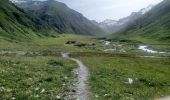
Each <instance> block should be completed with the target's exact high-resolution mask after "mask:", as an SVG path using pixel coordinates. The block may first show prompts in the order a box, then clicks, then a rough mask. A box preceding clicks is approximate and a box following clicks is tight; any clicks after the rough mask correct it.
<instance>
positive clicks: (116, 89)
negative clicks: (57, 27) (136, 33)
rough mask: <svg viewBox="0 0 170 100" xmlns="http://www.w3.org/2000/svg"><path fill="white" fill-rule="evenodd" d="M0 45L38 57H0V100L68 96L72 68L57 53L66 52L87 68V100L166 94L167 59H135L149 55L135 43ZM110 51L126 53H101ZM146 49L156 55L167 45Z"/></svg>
mask: <svg viewBox="0 0 170 100" xmlns="http://www.w3.org/2000/svg"><path fill="white" fill-rule="evenodd" d="M0 41H1V42H0V50H1V51H24V52H30V51H33V52H38V53H39V54H40V55H39V56H38V55H36V54H35V55H34V54H31V55H29V54H28V55H27V56H26V55H25V56H15V55H4V56H2V55H1V56H0V68H1V70H0V73H1V74H0V97H1V98H2V99H11V98H12V97H15V98H16V99H17V100H23V99H28V100H37V99H38V100H46V99H50V97H51V98H52V99H56V96H61V97H64V96H65V95H67V93H68V91H70V90H69V86H70V84H71V82H72V79H73V78H74V75H73V74H72V70H73V69H74V68H75V67H76V66H77V65H75V63H73V62H71V61H68V60H65V59H62V58H61V52H70V53H71V54H72V55H71V56H72V57H74V58H80V59H81V60H82V61H83V63H84V64H85V65H87V66H88V67H89V69H90V73H91V76H90V77H89V86H90V90H91V92H92V94H93V96H92V100H112V99H114V100H131V99H132V98H133V99H135V100H136V99H138V100H149V99H150V98H152V99H153V98H157V97H161V96H166V95H169V94H170V91H169V90H170V84H169V83H170V81H169V80H170V78H169V77H168V76H169V73H170V66H169V65H170V63H169V62H170V59H169V58H162V59H156V58H137V57H136V56H138V57H139V56H146V55H150V54H147V53H145V52H141V51H139V50H137V49H136V45H137V44H133V43H118V44H117V45H111V46H105V45H103V43H102V42H101V41H99V40H97V39H95V37H91V36H79V35H71V34H65V35H58V36H57V37H53V38H52V37H49V38H47V37H42V38H36V39H33V40H32V41H29V42H26V41H23V42H18V41H16V42H10V41H6V40H4V39H0ZM67 41H76V44H79V43H86V44H92V43H95V45H94V46H85V47H77V46H74V45H75V44H66V42H67ZM115 43H117V42H115ZM118 45H122V46H118ZM109 48H117V49H118V50H119V49H124V50H125V51H126V52H123V53H122V52H117V51H116V52H112V51H109V52H104V50H105V49H109ZM151 48H154V49H158V50H160V51H161V50H168V48H169V46H168V45H165V44H164V45H162V44H160V45H156V44H152V45H151ZM153 56H155V55H153ZM65 77H68V79H65ZM127 78H133V79H134V83H133V84H131V85H129V84H126V83H125V82H126V81H127ZM136 78H137V79H136ZM135 79H136V80H135ZM63 84H66V85H65V86H63ZM42 90H45V92H42ZM95 96H99V97H97V98H96V97H95ZM139 98H140V99H139Z"/></svg>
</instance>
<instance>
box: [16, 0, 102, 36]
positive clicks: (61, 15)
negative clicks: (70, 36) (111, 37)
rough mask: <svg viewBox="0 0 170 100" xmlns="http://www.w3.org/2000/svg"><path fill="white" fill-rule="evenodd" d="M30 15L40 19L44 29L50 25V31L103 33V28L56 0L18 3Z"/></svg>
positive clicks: (86, 33) (87, 33)
mask: <svg viewBox="0 0 170 100" xmlns="http://www.w3.org/2000/svg"><path fill="white" fill-rule="evenodd" d="M16 5H18V6H19V7H21V8H23V9H24V10H25V11H26V12H27V13H28V14H29V15H31V16H35V17H36V18H38V19H39V21H38V23H40V24H41V25H42V26H41V27H39V28H40V29H43V28H44V27H48V28H49V30H48V33H49V32H51V31H52V32H53V31H55V32H58V33H76V34H82V35H101V34H103V33H102V32H103V31H102V30H101V29H100V28H99V27H98V26H96V25H94V24H93V23H92V22H91V21H89V20H88V19H87V18H85V17H84V16H83V15H82V14H80V13H78V12H76V11H74V10H72V9H70V8H68V7H67V6H66V5H65V4H63V3H60V2H58V1H55V0H48V1H44V2H41V1H31V0H30V1H27V2H25V3H19V4H16Z"/></svg>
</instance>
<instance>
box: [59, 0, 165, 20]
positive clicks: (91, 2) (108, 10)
mask: <svg viewBox="0 0 170 100" xmlns="http://www.w3.org/2000/svg"><path fill="white" fill-rule="evenodd" d="M57 1H60V2H63V3H66V4H67V5H68V6H69V7H70V8H72V9H74V10H76V11H78V12H80V13H82V14H83V15H84V16H85V17H87V18H89V19H91V20H96V21H103V20H105V19H114V20H118V19H120V18H123V17H126V16H128V15H130V14H131V12H136V11H139V10H140V9H142V8H146V7H147V6H149V5H151V4H157V3H159V2H161V1H162V0H57Z"/></svg>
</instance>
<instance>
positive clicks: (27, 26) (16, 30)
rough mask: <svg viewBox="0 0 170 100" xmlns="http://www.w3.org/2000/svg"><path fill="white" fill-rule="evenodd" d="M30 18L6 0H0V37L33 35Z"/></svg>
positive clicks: (28, 37)
mask: <svg viewBox="0 0 170 100" xmlns="http://www.w3.org/2000/svg"><path fill="white" fill-rule="evenodd" d="M34 26H35V25H34V24H33V23H32V19H31V18H30V17H29V16H28V15H27V14H26V13H25V12H24V11H23V10H21V9H19V8H18V7H16V6H15V5H13V4H12V3H10V2H9V1H8V0H0V38H5V39H8V40H14V39H15V40H16V39H17V40H22V38H25V39H31V38H33V37H35V36H36V35H35V33H34V32H33V30H34V29H35V27H34Z"/></svg>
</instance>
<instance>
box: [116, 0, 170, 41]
mask: <svg viewBox="0 0 170 100" xmlns="http://www.w3.org/2000/svg"><path fill="white" fill-rule="evenodd" d="M113 36H114V37H115V38H125V39H127V38H128V39H145V38H146V39H151V40H156V41H160V40H162V41H170V1H169V0H164V1H163V2H161V3H160V4H158V5H157V6H155V7H154V8H153V9H152V10H151V11H149V12H148V13H146V14H144V15H143V16H142V17H140V18H139V19H137V20H135V21H134V22H133V23H131V24H129V26H128V27H126V28H125V29H124V30H122V31H121V32H119V33H117V34H116V35H113Z"/></svg>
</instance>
